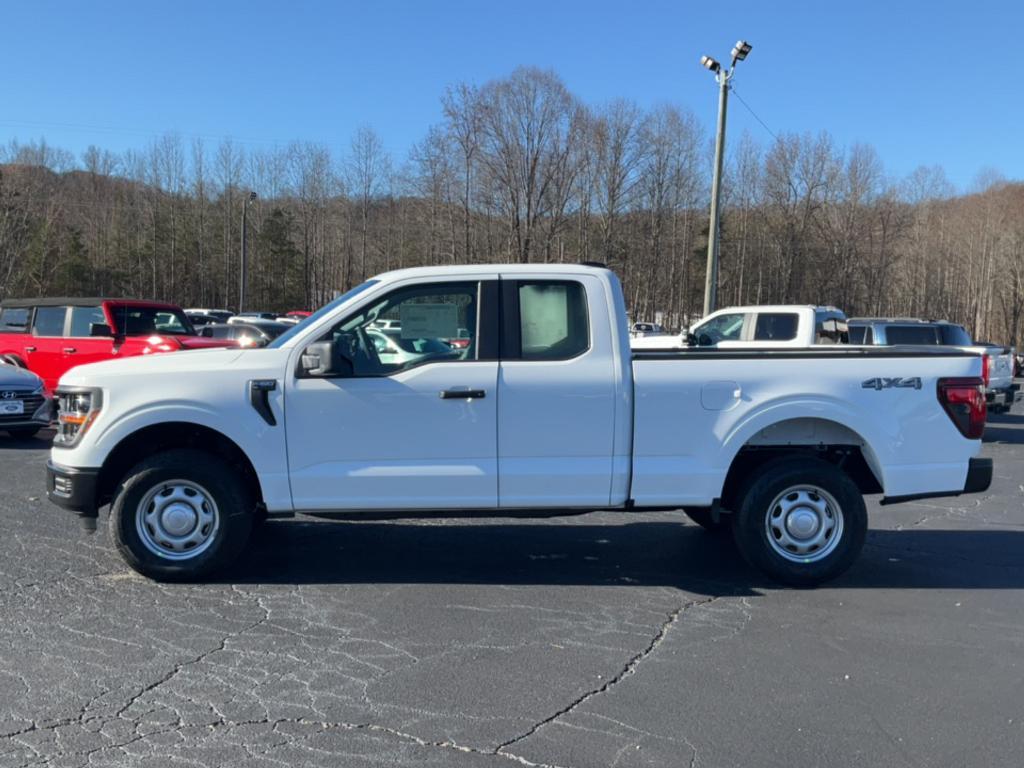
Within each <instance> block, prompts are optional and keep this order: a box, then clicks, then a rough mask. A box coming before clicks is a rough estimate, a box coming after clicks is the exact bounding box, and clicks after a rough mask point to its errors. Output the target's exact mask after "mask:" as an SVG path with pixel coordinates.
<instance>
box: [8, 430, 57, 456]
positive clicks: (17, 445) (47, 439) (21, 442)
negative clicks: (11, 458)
mask: <svg viewBox="0 0 1024 768" xmlns="http://www.w3.org/2000/svg"><path fill="white" fill-rule="evenodd" d="M52 443H53V430H52V429H44V430H41V431H40V432H38V433H36V434H35V435H33V436H32V437H14V436H13V435H10V434H8V433H7V432H4V431H3V430H0V451H3V450H13V451H31V450H35V451H40V452H45V451H49V450H50V446H51V444H52Z"/></svg>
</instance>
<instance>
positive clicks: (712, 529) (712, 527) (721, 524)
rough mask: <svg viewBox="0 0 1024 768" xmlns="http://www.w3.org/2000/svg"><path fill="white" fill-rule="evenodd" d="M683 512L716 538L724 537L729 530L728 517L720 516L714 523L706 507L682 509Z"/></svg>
mask: <svg viewBox="0 0 1024 768" xmlns="http://www.w3.org/2000/svg"><path fill="white" fill-rule="evenodd" d="M683 512H685V513H686V516H687V517H688V518H690V519H691V520H693V522H695V523H696V524H697V525H699V526H700V527H701V528H703V529H704V530H705V531H707V532H708V533H713V534H715V535H716V536H724V535H725V534H727V533H729V531H730V529H731V522H730V519H729V518H730V515H726V514H720V515H719V516H718V522H715V520H714V518H712V517H711V510H710V509H708V508H707V507H691V508H689V509H684V510H683Z"/></svg>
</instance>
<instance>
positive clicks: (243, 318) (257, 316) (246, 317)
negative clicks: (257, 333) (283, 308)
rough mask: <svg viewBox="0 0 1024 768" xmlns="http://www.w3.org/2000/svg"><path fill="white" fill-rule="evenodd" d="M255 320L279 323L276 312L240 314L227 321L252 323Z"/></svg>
mask: <svg viewBox="0 0 1024 768" xmlns="http://www.w3.org/2000/svg"><path fill="white" fill-rule="evenodd" d="M253 320H270V321H273V322H277V313H276V312H239V313H238V314H237V315H232V316H231V317H229V318H228V319H227V322H229V323H251V322H252V321H253Z"/></svg>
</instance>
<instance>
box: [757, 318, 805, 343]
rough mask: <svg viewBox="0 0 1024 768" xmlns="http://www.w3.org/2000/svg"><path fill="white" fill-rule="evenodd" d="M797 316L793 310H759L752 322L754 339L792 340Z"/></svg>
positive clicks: (794, 334)
mask: <svg viewBox="0 0 1024 768" xmlns="http://www.w3.org/2000/svg"><path fill="white" fill-rule="evenodd" d="M797 325H798V318H797V315H796V313H794V312H759V313H758V314H757V321H756V323H755V324H754V341H792V340H793V339H795V338H796V330H797Z"/></svg>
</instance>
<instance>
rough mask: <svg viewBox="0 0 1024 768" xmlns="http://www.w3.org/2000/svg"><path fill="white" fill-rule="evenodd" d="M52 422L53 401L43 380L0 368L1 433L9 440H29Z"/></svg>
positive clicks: (6, 366)
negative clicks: (25, 438)
mask: <svg viewBox="0 0 1024 768" xmlns="http://www.w3.org/2000/svg"><path fill="white" fill-rule="evenodd" d="M52 418H53V401H52V400H51V399H50V398H49V397H48V396H47V394H46V389H45V387H44V386H43V380H42V379H41V378H39V377H38V376H36V375H35V374H34V373H32V372H31V371H27V370H25V369H24V368H18V367H17V366H15V365H10V364H9V363H5V364H0V430H4V431H5V432H7V434H9V435H10V436H11V437H32V436H33V435H34V434H35V433H36V432H38V431H39V430H40V429H42V428H43V427H47V426H49V425H50V420H51V419H52Z"/></svg>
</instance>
